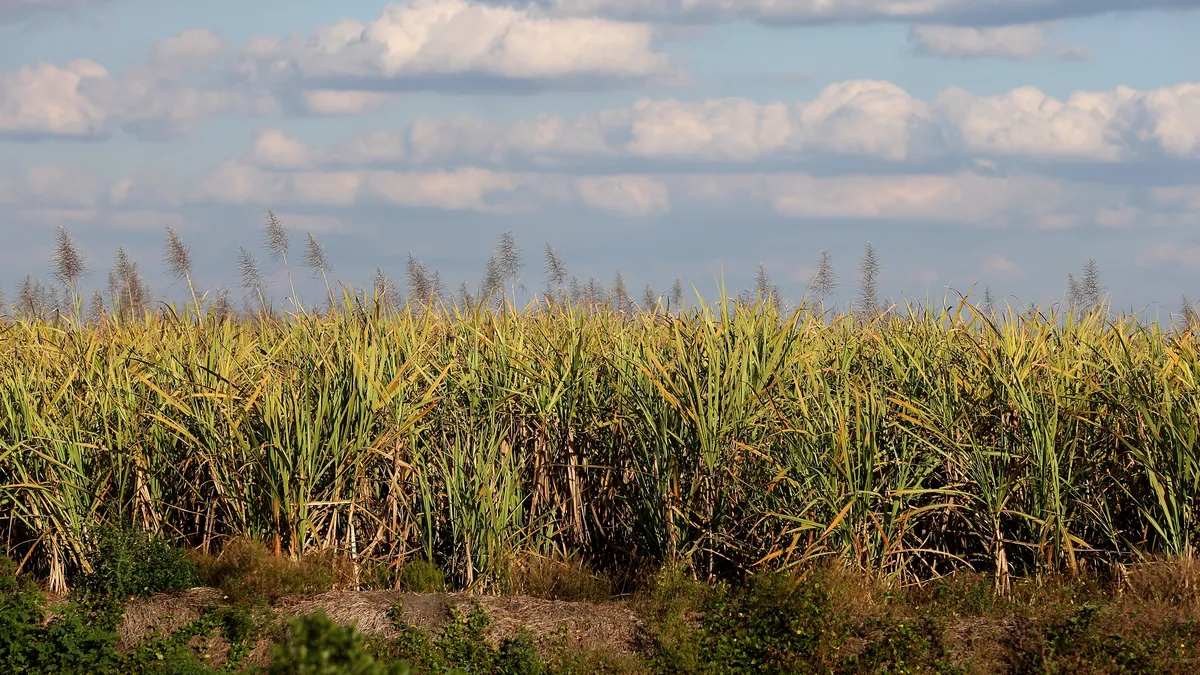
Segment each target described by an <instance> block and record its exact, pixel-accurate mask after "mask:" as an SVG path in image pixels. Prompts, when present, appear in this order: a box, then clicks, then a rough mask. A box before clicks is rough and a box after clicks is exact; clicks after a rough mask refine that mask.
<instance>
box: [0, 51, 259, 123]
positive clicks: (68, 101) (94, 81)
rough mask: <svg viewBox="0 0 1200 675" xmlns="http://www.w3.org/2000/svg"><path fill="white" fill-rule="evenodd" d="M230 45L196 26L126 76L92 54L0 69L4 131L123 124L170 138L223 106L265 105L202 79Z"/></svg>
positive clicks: (246, 110)
mask: <svg viewBox="0 0 1200 675" xmlns="http://www.w3.org/2000/svg"><path fill="white" fill-rule="evenodd" d="M225 50H226V46H225V43H224V41H223V40H221V38H220V37H219V36H217V35H216V34H214V33H212V32H211V31H207V30H201V29H191V30H186V31H183V32H182V33H180V34H179V35H176V36H173V37H169V38H166V39H164V40H160V41H159V42H157V43H155V44H154V45H153V46H152V47H151V49H150V54H149V57H148V59H147V60H146V62H145V63H142V64H139V65H136V66H133V67H131V68H129V69H127V70H126V71H124V72H123V73H121V74H120V75H115V76H114V75H112V74H111V73H109V71H108V70H107V69H105V68H104V67H103V66H101V65H100V64H98V63H95V62H94V61H90V60H86V59H80V60H75V61H71V62H70V63H68V64H67V65H66V66H58V65H55V64H50V63H41V64H37V65H32V66H26V67H23V68H21V69H19V70H17V71H15V72H10V73H6V74H0V136H8V137H16V138H26V139H32V138H42V137H68V138H95V137H100V136H105V135H107V134H110V133H111V132H112V131H114V130H115V129H118V128H121V129H125V130H126V131H129V132H131V133H134V134H136V135H138V136H139V137H141V138H144V139H155V140H157V139H168V138H176V137H178V136H182V135H185V134H188V133H190V132H192V131H193V130H194V129H195V128H196V126H197V125H198V124H199V123H200V122H201V121H203V120H205V119H208V118H209V117H212V116H213V115H216V114H219V113H222V112H242V113H252V112H254V111H255V110H256V109H261V101H256V100H255V99H254V98H253V97H247V96H244V95H243V94H241V93H239V92H237V91H234V90H230V89H227V88H223V87H218V86H214V85H205V84H203V83H201V82H197V79H203V78H202V77H201V76H203V75H205V74H209V75H211V71H212V69H213V68H214V67H215V65H216V64H215V59H216V57H218V56H219V55H220V54H222V53H224V52H225Z"/></svg>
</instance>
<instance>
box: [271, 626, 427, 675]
mask: <svg viewBox="0 0 1200 675" xmlns="http://www.w3.org/2000/svg"><path fill="white" fill-rule="evenodd" d="M266 672H267V674H268V675H409V674H410V673H411V672H412V671H411V669H410V668H409V667H408V664H406V663H403V662H392V663H383V662H380V661H377V660H376V659H375V657H374V656H373V655H372V654H371V653H370V652H369V651H367V650H366V649H365V648H364V646H363V636H362V634H360V633H359V632H358V631H357V630H355V629H354V628H353V627H343V626H340V625H338V624H337V623H335V622H333V621H332V620H330V619H329V618H328V617H327V616H325V614H324V613H323V612H320V611H318V612H315V613H313V614H310V615H308V616H305V617H301V618H299V619H296V620H295V621H293V622H292V624H291V627H290V630H289V631H288V634H287V636H286V637H285V638H284V639H283V642H282V643H281V644H280V645H279V646H278V647H276V649H275V654H274V658H273V659H272V661H271V665H270V667H269V668H267V670H266Z"/></svg>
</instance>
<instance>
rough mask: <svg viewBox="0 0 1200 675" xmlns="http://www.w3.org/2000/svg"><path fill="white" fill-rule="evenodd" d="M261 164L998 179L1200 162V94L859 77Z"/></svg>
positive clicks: (412, 130)
mask: <svg viewBox="0 0 1200 675" xmlns="http://www.w3.org/2000/svg"><path fill="white" fill-rule="evenodd" d="M251 154H252V157H251V161H253V162H256V163H258V164H260V165H262V166H272V167H281V166H297V165H298V164H299V163H307V164H312V165H314V166H336V167H341V168H351V167H390V166H401V167H408V166H454V165H487V166H493V167H500V168H506V169H520V170H550V169H566V168H569V167H575V168H580V167H582V168H588V167H590V168H593V169H595V170H611V169H613V168H617V167H624V169H625V170H627V169H628V167H629V165H630V162H639V161H640V162H642V163H644V164H648V165H652V166H655V167H659V168H660V169H661V168H663V167H674V168H676V169H677V170H688V166H689V165H692V164H694V163H696V162H704V163H709V164H712V165H741V166H745V167H747V168H749V169H751V170H753V169H754V168H755V167H756V166H763V165H775V166H780V167H782V166H786V164H787V163H789V162H791V163H793V164H796V163H799V164H800V165H802V164H805V163H808V164H813V165H821V166H824V167H825V168H826V169H828V167H829V163H828V160H830V159H831V158H833V159H839V158H840V159H845V160H853V161H868V162H875V163H883V164H885V165H892V166H906V167H910V168H911V167H919V166H927V165H932V164H931V163H935V162H941V163H942V164H943V165H944V164H945V162H947V161H953V162H954V163H957V164H960V165H961V163H964V162H965V163H969V164H970V165H972V166H974V167H976V172H977V173H981V174H992V175H999V174H1001V173H1003V172H1004V170H1003V168H1002V166H1001V163H1002V162H1004V161H1005V160H1015V161H1028V162H1038V163H1046V162H1066V163H1072V164H1073V163H1079V162H1106V163H1113V162H1126V161H1151V160H1156V159H1157V160H1163V159H1170V160H1194V159H1200V84H1190V83H1189V84H1181V85H1177V86H1174V87H1165V88H1162V89H1157V90H1153V91H1145V92H1139V91H1135V90H1133V89H1128V88H1118V89H1116V90H1112V91H1107V92H1076V93H1074V94H1072V95H1070V96H1069V97H1067V98H1066V99H1065V100H1063V99H1057V98H1055V97H1052V96H1049V95H1047V94H1045V93H1044V92H1042V91H1040V90H1038V89H1036V88H1034V87H1023V88H1019V89H1015V90H1012V91H1009V92H1006V93H1003V94H999V95H996V96H979V95H977V94H973V93H971V92H967V91H965V90H962V89H957V88H954V89H949V90H946V91H944V92H942V93H941V94H939V95H938V96H936V97H935V98H934V99H933V100H932V101H922V100H919V99H916V98H913V97H912V96H910V95H909V94H908V93H907V92H905V91H904V90H903V89H901V88H899V87H897V86H895V85H893V84H890V83H888V82H879V81H873V80H851V81H848V82H841V83H835V84H832V85H829V86H827V87H826V88H825V89H824V90H822V91H821V92H820V93H819V94H818V95H817V96H816V97H815V98H813V99H812V100H809V101H801V102H799V103H796V104H790V105H789V104H785V103H781V102H776V103H758V102H755V101H751V100H748V99H740V98H723V99H708V100H699V101H680V100H676V99H669V98H668V99H643V100H640V101H638V102H636V103H634V104H633V105H632V106H629V107H625V108H615V109H609V110H604V111H600V112H597V113H592V114H584V115H580V116H578V117H576V118H574V119H567V118H564V117H561V116H557V115H545V114H543V115H538V116H536V117H534V118H531V119H527V120H522V121H518V122H514V123H511V124H507V125H502V124H496V123H492V122H487V121H483V120H479V119H476V118H473V117H470V116H467V115H454V116H450V117H445V118H418V119H417V120H415V121H413V122H412V123H410V124H409V125H408V126H407V128H405V129H401V130H396V131H388V130H377V131H372V132H369V133H365V134H361V135H358V136H354V137H351V138H349V139H346V140H345V141H343V142H341V143H340V144H337V145H335V146H334V147H329V148H310V147H309V146H308V145H306V144H304V143H303V142H302V141H300V140H298V139H291V138H287V137H285V136H283V135H281V134H280V132H269V133H264V135H263V136H262V137H260V138H259V140H258V141H257V142H256V145H255V148H254V150H253V152H252V153H251ZM285 155H286V157H285ZM843 170H844V169H843Z"/></svg>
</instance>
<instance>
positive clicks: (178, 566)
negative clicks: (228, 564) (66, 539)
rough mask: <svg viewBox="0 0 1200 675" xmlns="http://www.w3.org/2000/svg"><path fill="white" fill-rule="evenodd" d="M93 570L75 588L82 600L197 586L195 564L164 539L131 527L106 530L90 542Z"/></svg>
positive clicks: (82, 577) (81, 578) (151, 593)
mask: <svg viewBox="0 0 1200 675" xmlns="http://www.w3.org/2000/svg"><path fill="white" fill-rule="evenodd" d="M88 550H89V554H88V559H89V560H90V561H91V566H92V570H91V572H88V573H86V574H83V575H82V576H81V577H80V579H79V582H78V584H77V586H76V591H77V594H78V596H79V597H80V598H81V599H84V600H86V601H89V602H95V601H99V600H101V599H104V598H119V599H127V598H132V597H144V596H148V595H153V594H155V593H162V592H165V591H174V590H182V589H186V588H192V587H194V586H196V584H197V577H196V564H195V562H193V561H192V560H191V559H189V558H188V557H187V556H186V554H185V553H184V551H183V550H182V549H181V548H179V547H178V546H176V545H175V543H174V542H172V541H170V540H168V539H166V538H165V537H162V536H159V535H156V534H152V533H149V532H145V531H142V530H136V529H131V528H113V527H104V528H100V529H99V530H97V531H96V533H95V534H94V535H93V536H92V538H91V540H90V541H89V546H88Z"/></svg>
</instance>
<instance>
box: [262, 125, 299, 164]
mask: <svg viewBox="0 0 1200 675" xmlns="http://www.w3.org/2000/svg"><path fill="white" fill-rule="evenodd" d="M250 156H251V158H252V159H253V160H254V162H255V163H257V164H259V165H260V166H266V167H271V168H275V169H297V168H301V167H304V166H307V165H308V164H309V149H308V144H307V143H305V142H304V141H301V140H297V139H295V138H292V137H291V136H288V135H287V134H285V133H283V131H281V130H279V129H264V130H263V131H262V132H260V133H259V134H258V137H257V138H255V139H254V147H253V149H252V150H251V151H250Z"/></svg>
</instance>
